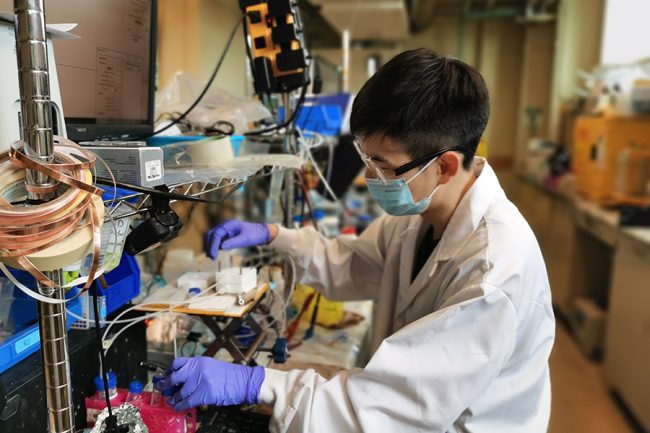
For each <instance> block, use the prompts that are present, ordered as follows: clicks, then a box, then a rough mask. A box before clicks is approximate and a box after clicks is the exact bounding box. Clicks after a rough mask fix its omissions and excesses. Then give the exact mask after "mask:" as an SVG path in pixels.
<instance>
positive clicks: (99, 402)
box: [86, 371, 118, 427]
mask: <svg viewBox="0 0 650 433" xmlns="http://www.w3.org/2000/svg"><path fill="white" fill-rule="evenodd" d="M107 376H108V398H109V399H110V401H111V405H117V403H118V398H117V397H118V393H117V376H115V373H113V372H112V371H109V372H108V373H107ZM94 382H95V390H96V391H95V393H94V394H93V395H92V397H90V398H88V399H86V402H87V404H86V423H87V424H88V426H90V427H92V426H94V425H95V422H96V421H97V416H98V415H99V414H100V413H101V412H102V410H103V409H104V408H105V407H106V395H105V393H104V379H103V378H102V376H101V375H99V376H97V377H96V378H95V380H94Z"/></svg>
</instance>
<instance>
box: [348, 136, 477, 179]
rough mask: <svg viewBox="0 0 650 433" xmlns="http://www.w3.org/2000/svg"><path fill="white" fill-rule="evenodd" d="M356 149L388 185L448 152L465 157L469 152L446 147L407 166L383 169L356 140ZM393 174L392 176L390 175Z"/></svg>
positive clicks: (459, 148)
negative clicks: (390, 180)
mask: <svg viewBox="0 0 650 433" xmlns="http://www.w3.org/2000/svg"><path fill="white" fill-rule="evenodd" d="M353 143H354V148H355V149H356V150H357V152H358V153H359V156H360V157H361V160H362V161H363V163H364V164H365V165H366V167H368V168H369V169H371V170H373V171H374V173H375V174H376V175H377V179H379V180H381V181H382V182H384V183H388V179H389V178H395V177H399V176H401V175H403V174H404V173H407V172H409V171H411V170H413V169H414V168H417V167H421V166H423V165H425V164H427V163H428V162H430V161H431V160H432V159H434V158H438V157H439V156H441V155H442V154H443V153H446V152H451V151H453V152H460V153H462V154H464V155H467V151H466V150H465V149H463V148H461V147H458V146H450V147H444V148H442V149H440V150H437V151H435V152H433V153H430V154H428V155H424V156H421V157H419V158H416V159H414V160H413V161H411V162H407V163H406V164H402V165H400V166H399V167H397V168H381V167H379V166H378V165H377V163H376V162H375V161H374V160H373V159H372V158H371V157H369V156H368V155H366V154H365V153H364V151H363V150H362V149H361V145H360V144H359V141H358V140H354V142H353ZM391 172H392V175H390V174H389V173H391Z"/></svg>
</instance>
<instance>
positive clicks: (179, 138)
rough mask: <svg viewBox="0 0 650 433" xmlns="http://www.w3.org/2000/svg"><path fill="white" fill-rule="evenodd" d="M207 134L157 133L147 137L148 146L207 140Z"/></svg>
mask: <svg viewBox="0 0 650 433" xmlns="http://www.w3.org/2000/svg"><path fill="white" fill-rule="evenodd" d="M206 138H208V137H206V136H205V135H162V136H161V135H155V136H153V137H149V138H148V139H147V145H148V146H156V147H160V146H165V145H166V144H174V143H182V142H184V141H198V140H205V139H206Z"/></svg>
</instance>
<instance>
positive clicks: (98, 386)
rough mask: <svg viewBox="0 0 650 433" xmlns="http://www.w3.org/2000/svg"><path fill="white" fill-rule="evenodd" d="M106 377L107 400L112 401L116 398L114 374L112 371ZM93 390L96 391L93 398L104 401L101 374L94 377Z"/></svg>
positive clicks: (115, 378) (115, 377)
mask: <svg viewBox="0 0 650 433" xmlns="http://www.w3.org/2000/svg"><path fill="white" fill-rule="evenodd" d="M106 375H107V376H108V398H109V399H110V400H113V399H114V398H115V397H117V376H115V373H113V372H112V371H109V372H108V373H106ZM95 390H96V391H97V392H96V393H95V398H97V399H99V400H105V394H104V378H103V377H102V375H101V374H100V375H99V376H97V377H95Z"/></svg>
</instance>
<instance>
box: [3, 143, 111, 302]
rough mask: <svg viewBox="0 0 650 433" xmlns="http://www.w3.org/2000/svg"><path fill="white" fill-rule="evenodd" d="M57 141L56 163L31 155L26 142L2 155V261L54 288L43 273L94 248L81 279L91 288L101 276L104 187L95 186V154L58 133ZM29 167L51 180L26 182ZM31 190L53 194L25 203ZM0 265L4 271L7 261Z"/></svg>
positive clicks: (79, 257) (76, 260)
mask: <svg viewBox="0 0 650 433" xmlns="http://www.w3.org/2000/svg"><path fill="white" fill-rule="evenodd" d="M54 140H55V151H54V157H53V162H52V163H42V162H39V161H36V160H32V159H30V158H29V157H28V156H27V155H26V154H25V152H24V142H22V141H18V142H16V143H14V145H13V146H12V147H11V149H10V150H9V151H7V152H4V153H2V154H0V261H1V262H4V263H7V264H9V265H10V266H12V267H19V268H23V269H25V270H26V271H28V272H29V273H30V274H31V275H32V276H34V278H36V279H37V281H39V282H40V283H42V284H44V285H46V286H50V287H55V286H58V284H56V283H55V282H53V281H52V280H51V279H50V278H48V277H47V276H46V275H45V274H44V273H43V271H50V270H55V269H59V268H62V267H64V266H68V265H71V264H73V263H76V262H79V261H81V260H83V259H84V258H85V256H86V255H87V253H88V250H89V248H92V264H91V266H90V270H89V274H88V277H87V278H84V280H85V281H83V282H84V283H85V285H84V289H87V288H88V287H90V285H91V283H92V281H93V279H94V278H96V276H97V270H98V266H99V256H100V246H101V245H100V243H101V234H100V229H101V225H102V221H103V217H104V205H103V202H102V200H101V198H100V197H101V195H102V193H103V191H102V190H101V189H99V188H97V187H96V186H94V185H93V173H92V170H93V169H94V165H95V160H96V157H95V155H94V154H92V153H91V152H89V151H87V150H84V149H82V148H81V147H79V146H77V145H76V144H75V143H73V142H72V141H70V140H68V139H66V138H63V137H56V136H55V137H54ZM28 169H29V170H35V171H38V172H40V173H43V174H45V175H47V176H48V177H50V178H51V179H53V183H52V184H51V185H47V186H38V187H36V186H31V185H26V184H25V174H26V173H25V171H26V170H28ZM27 192H34V193H39V194H54V195H55V198H54V199H52V200H51V201H49V202H47V203H43V204H34V205H29V206H25V195H26V193H27ZM0 267H1V268H2V270H3V271H6V267H5V266H4V265H2V266H0ZM5 273H6V272H5ZM76 284H80V282H76Z"/></svg>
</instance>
